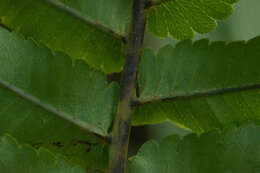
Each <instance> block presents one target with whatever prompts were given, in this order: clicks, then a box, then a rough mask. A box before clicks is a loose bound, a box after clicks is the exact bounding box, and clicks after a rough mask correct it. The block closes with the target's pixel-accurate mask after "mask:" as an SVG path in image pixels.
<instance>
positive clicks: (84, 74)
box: [0, 28, 118, 168]
mask: <svg viewBox="0 0 260 173" xmlns="http://www.w3.org/2000/svg"><path fill="white" fill-rule="evenodd" d="M0 67H1V68H0V82H5V83H7V84H8V85H10V86H12V87H14V88H16V89H17V90H20V91H22V92H23V93H25V94H27V95H29V96H31V97H33V98H35V99H36V100H37V101H38V102H39V103H41V104H42V103H44V104H46V105H47V106H49V107H52V108H54V109H55V110H56V111H58V112H59V113H60V114H62V115H63V116H64V117H63V118H64V119H67V120H64V119H62V118H60V117H58V116H56V115H55V114H53V113H51V112H49V111H48V110H45V109H43V108H42V107H39V106H36V105H35V104H34V103H32V102H31V100H27V99H24V98H22V97H20V96H21V95H19V94H18V93H17V92H14V91H11V90H9V89H7V88H5V87H3V86H2V85H0V95H1V97H0V119H1V121H0V134H4V133H9V134H11V135H13V136H14V137H15V138H17V139H18V141H22V142H25V143H29V144H33V145H40V146H41V145H55V143H61V145H66V146H65V147H66V148H67V149H68V148H70V147H73V148H74V149H75V147H74V146H75V145H76V148H78V149H80V150H76V149H75V151H73V150H69V149H68V150H63V151H64V152H65V155H69V156H71V157H72V159H73V160H75V161H77V160H79V159H78V158H76V157H78V156H77V152H78V153H79V154H80V155H84V153H85V154H86V155H88V154H89V155H90V156H92V158H88V157H86V155H85V156H84V157H82V158H84V159H83V160H82V161H81V162H87V161H86V160H85V159H89V161H90V163H91V164H90V163H89V162H88V163H84V165H89V166H92V167H95V165H94V164H93V162H94V160H95V159H101V160H102V161H100V162H97V163H96V164H100V165H99V166H97V167H101V168H103V167H104V165H106V164H107V163H104V161H103V160H105V161H107V160H106V155H105V154H104V153H103V152H105V153H106V150H107V149H106V148H107V147H106V145H105V144H99V142H98V141H97V140H95V139H92V138H91V137H90V136H89V135H87V133H86V131H85V130H83V129H81V128H84V129H88V131H90V132H94V133H98V134H100V135H102V136H105V135H107V133H108V129H109V128H110V125H111V122H112V120H113V117H114V113H115V111H116V103H117V98H118V97H117V96H118V85H117V84H115V83H111V84H107V82H106V77H105V75H104V74H103V73H101V72H99V71H96V70H93V69H91V68H90V67H89V66H88V65H86V63H85V62H83V61H79V60H77V61H75V62H73V63H72V61H71V59H70V58H69V57H67V56H66V55H64V54H61V53H57V52H51V51H50V50H49V49H47V48H46V47H43V46H42V45H38V46H36V45H35V44H34V43H33V42H32V41H27V40H24V39H22V38H20V37H18V36H17V35H15V34H13V33H9V32H8V31H6V30H4V29H1V28H0ZM100 107H102V109H100ZM69 121H71V122H69ZM75 124H76V125H75ZM78 125H81V128H80V127H79V126H78ZM82 141H85V143H86V144H84V143H83V142H82ZM75 143H76V144H75ZM88 143H93V144H95V145H90V144H88ZM56 148H57V147H56ZM57 150H59V151H61V152H62V147H61V148H60V147H58V148H57ZM89 150H90V152H89ZM95 150H98V153H97V152H95ZM62 153H63V152H62ZM94 157H95V158H94ZM94 163H95V162H94Z"/></svg>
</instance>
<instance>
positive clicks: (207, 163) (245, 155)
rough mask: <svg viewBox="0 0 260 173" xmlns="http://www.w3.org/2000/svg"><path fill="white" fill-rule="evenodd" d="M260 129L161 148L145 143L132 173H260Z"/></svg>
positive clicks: (171, 140) (174, 139)
mask: <svg viewBox="0 0 260 173" xmlns="http://www.w3.org/2000/svg"><path fill="white" fill-rule="evenodd" d="M259 134H260V127H259V126H256V127H255V126H253V125H249V126H245V127H243V128H239V129H236V128H232V129H229V130H226V131H225V132H223V133H218V132H217V131H212V132H209V133H205V134H202V135H201V136H197V135H195V134H190V135H187V136H185V137H184V139H180V138H179V137H178V136H176V135H173V136H169V137H166V138H165V139H164V140H163V141H162V142H161V143H160V144H157V142H155V141H149V142H147V143H145V144H144V145H143V146H142V147H141V149H140V150H139V152H138V154H137V155H136V156H134V157H133V158H132V159H131V162H132V163H131V167H130V173H173V172H174V173H187V172H189V173H209V172H212V173H220V172H222V173H224V172H225V173H231V172H236V173H250V172H259V171H260V135H259Z"/></svg>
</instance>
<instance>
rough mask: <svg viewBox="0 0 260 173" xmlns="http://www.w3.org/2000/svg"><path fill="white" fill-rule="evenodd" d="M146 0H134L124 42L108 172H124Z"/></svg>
mask: <svg viewBox="0 0 260 173" xmlns="http://www.w3.org/2000/svg"><path fill="white" fill-rule="evenodd" d="M147 1H148V0H134V5H133V18H132V19H133V22H132V28H131V32H130V34H129V37H128V40H127V44H126V63H125V66H124V71H123V73H122V79H121V91H120V100H119V106H118V112H117V117H116V120H115V122H114V127H113V140H112V146H111V153H110V156H111V157H110V173H124V171H125V166H126V160H127V152H128V143H129V135H130V121H131V101H132V98H133V94H134V89H135V81H136V73H137V65H138V59H139V56H140V52H141V49H142V43H143V38H144V31H145V19H146V16H145V12H144V9H145V7H146V4H147Z"/></svg>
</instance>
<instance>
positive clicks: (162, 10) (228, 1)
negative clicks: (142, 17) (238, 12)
mask: <svg viewBox="0 0 260 173" xmlns="http://www.w3.org/2000/svg"><path fill="white" fill-rule="evenodd" d="M237 1H238V0H165V1H164V2H161V3H160V4H159V5H155V6H152V7H151V8H150V9H149V10H148V12H147V15H148V16H147V20H148V22H147V23H148V28H149V30H150V31H151V33H153V34H155V35H157V36H160V37H167V36H168V35H171V36H173V37H174V38H176V39H180V40H183V39H188V38H192V37H193V35H194V32H197V33H207V32H209V31H211V30H213V29H215V28H216V26H217V23H216V20H223V19H225V18H226V17H228V16H229V15H230V14H231V13H232V11H233V7H232V4H233V3H235V2H237Z"/></svg>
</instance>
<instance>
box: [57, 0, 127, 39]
mask: <svg viewBox="0 0 260 173" xmlns="http://www.w3.org/2000/svg"><path fill="white" fill-rule="evenodd" d="M57 1H60V2H63V3H64V4H66V5H68V6H70V7H73V8H75V9H77V10H79V11H81V12H82V13H83V14H86V15H87V16H88V17H89V18H91V20H93V22H95V21H96V22H98V23H102V24H103V25H105V26H107V27H109V28H112V29H113V30H114V31H116V32H117V33H121V35H126V33H127V31H128V29H129V24H130V21H131V16H132V13H131V10H132V0H123V1H122V0H57Z"/></svg>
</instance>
